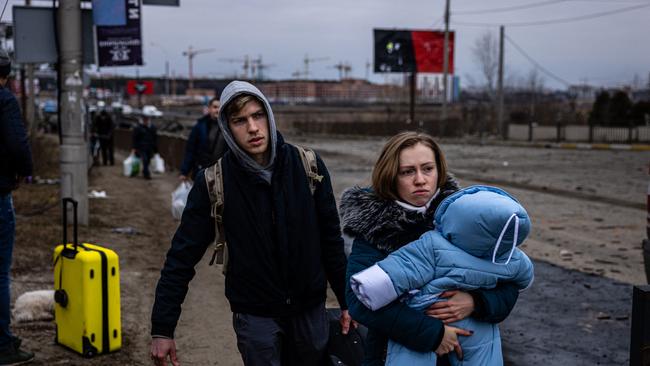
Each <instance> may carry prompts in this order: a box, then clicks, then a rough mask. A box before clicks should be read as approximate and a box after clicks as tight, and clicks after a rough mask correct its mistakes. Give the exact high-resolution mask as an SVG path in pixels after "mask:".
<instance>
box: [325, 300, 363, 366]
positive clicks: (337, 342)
mask: <svg viewBox="0 0 650 366" xmlns="http://www.w3.org/2000/svg"><path fill="white" fill-rule="evenodd" d="M327 316H328V318H329V324H330V336H329V341H328V344H327V353H328V355H329V359H330V361H331V364H332V365H335V366H360V365H361V361H363V350H364V346H365V341H366V335H367V334H368V330H367V329H366V328H365V327H364V326H363V325H361V324H359V327H358V328H357V329H355V328H354V327H353V326H350V331H349V332H348V334H347V335H344V334H343V333H341V323H339V318H340V317H341V310H340V309H327Z"/></svg>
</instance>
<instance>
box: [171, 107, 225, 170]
mask: <svg viewBox="0 0 650 366" xmlns="http://www.w3.org/2000/svg"><path fill="white" fill-rule="evenodd" d="M218 119H219V98H217V97H214V98H212V99H210V102H208V114H206V115H205V116H203V117H201V118H199V120H198V121H196V124H195V125H194V127H192V132H190V137H189V138H188V139H187V142H186V143H185V158H184V159H183V164H182V165H181V175H180V176H179V178H180V179H181V180H183V181H186V180H188V179H189V177H190V175H191V177H192V179H194V178H196V173H198V171H199V170H201V169H203V168H207V167H209V166H210V165H212V164H214V163H216V162H217V160H219V158H220V157H222V156H223V153H224V152H225V150H226V141H225V140H224V139H223V136H222V134H221V130H220V129H219V123H218Z"/></svg>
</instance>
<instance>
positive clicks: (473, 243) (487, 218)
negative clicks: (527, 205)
mask: <svg viewBox="0 0 650 366" xmlns="http://www.w3.org/2000/svg"><path fill="white" fill-rule="evenodd" d="M434 222H435V226H436V230H437V231H439V232H440V233H441V234H442V236H444V237H445V238H446V239H447V240H449V241H450V242H451V243H452V244H454V245H455V246H457V247H459V248H461V249H463V250H464V251H465V252H467V253H469V254H471V255H473V256H475V257H479V258H490V257H491V258H492V259H493V260H495V259H496V258H499V257H501V256H503V255H504V254H510V255H512V254H511V253H512V250H513V248H514V246H513V241H514V239H515V237H516V245H519V244H521V243H522V242H523V241H524V239H526V237H527V236H528V234H529V233H530V226H531V224H530V218H529V217H528V213H527V212H526V210H525V209H524V207H523V206H522V205H521V204H520V203H519V202H518V201H517V200H516V199H515V198H514V197H512V196H511V195H509V194H508V193H507V192H505V191H504V190H502V189H499V188H496V187H490V186H471V187H467V188H465V189H462V190H460V191H458V192H456V193H454V194H452V195H451V196H449V197H447V198H446V199H445V200H444V201H442V202H441V203H440V205H439V206H438V209H437V210H436V213H435V215H434ZM495 249H496V250H495ZM501 262H502V261H501Z"/></svg>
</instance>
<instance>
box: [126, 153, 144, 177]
mask: <svg viewBox="0 0 650 366" xmlns="http://www.w3.org/2000/svg"><path fill="white" fill-rule="evenodd" d="M122 167H123V168H124V169H123V172H124V175H125V176H127V177H135V176H136V175H138V173H140V158H138V157H137V156H135V154H130V155H129V156H128V157H127V158H126V159H124V162H123V163H122Z"/></svg>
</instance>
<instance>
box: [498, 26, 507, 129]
mask: <svg viewBox="0 0 650 366" xmlns="http://www.w3.org/2000/svg"><path fill="white" fill-rule="evenodd" d="M504 33H505V29H504V27H503V26H501V27H499V79H498V81H497V93H498V95H497V103H498V112H497V113H498V117H497V118H498V121H497V124H498V126H499V129H500V130H501V138H503V139H504V140H507V139H508V131H507V130H506V128H507V127H506V125H505V121H504V119H503V53H504V49H503V47H504V44H503V38H504Z"/></svg>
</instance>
